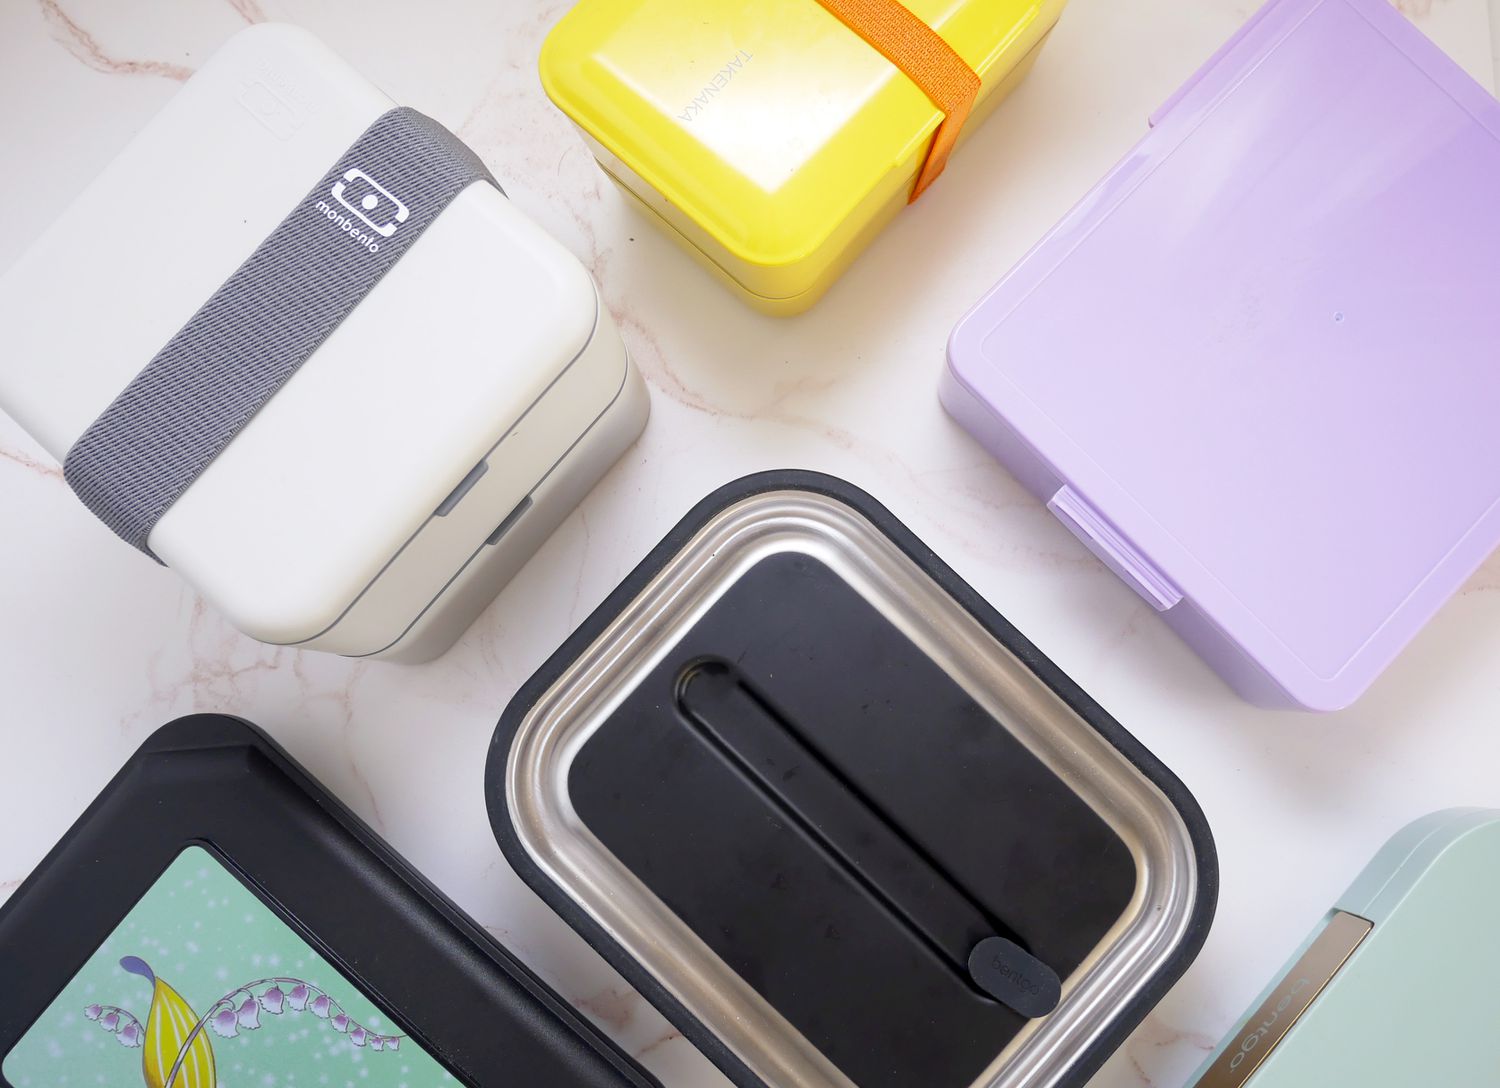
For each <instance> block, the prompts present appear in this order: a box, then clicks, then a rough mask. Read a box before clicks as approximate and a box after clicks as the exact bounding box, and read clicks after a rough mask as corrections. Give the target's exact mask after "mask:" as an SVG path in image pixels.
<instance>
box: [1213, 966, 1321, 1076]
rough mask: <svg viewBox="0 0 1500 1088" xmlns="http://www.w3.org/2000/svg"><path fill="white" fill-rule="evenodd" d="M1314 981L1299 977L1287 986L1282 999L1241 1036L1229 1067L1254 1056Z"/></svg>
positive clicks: (1233, 1067) (1238, 1065) (1238, 1064)
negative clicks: (1292, 1005)
mask: <svg viewBox="0 0 1500 1088" xmlns="http://www.w3.org/2000/svg"><path fill="white" fill-rule="evenodd" d="M1311 985H1312V982H1311V981H1310V980H1309V979H1306V978H1299V979H1297V980H1296V981H1295V982H1293V983H1292V984H1291V986H1289V987H1288V988H1287V991H1286V993H1284V994H1282V995H1281V1000H1279V1001H1277V1002H1276V1004H1275V1005H1274V1006H1273V1007H1272V1008H1271V1010H1270V1012H1268V1013H1267V1014H1266V1015H1265V1016H1264V1017H1263V1018H1262V1020H1261V1022H1260V1023H1259V1024H1257V1025H1255V1026H1254V1027H1252V1028H1251V1029H1250V1030H1249V1031H1247V1032H1245V1034H1244V1035H1243V1036H1241V1037H1240V1041H1239V1043H1238V1045H1237V1046H1236V1047H1235V1049H1234V1057H1232V1058H1230V1059H1229V1068H1230V1069H1238V1068H1239V1067H1240V1065H1241V1064H1242V1063H1243V1062H1244V1061H1245V1059H1246V1058H1249V1057H1251V1056H1253V1055H1254V1054H1255V1053H1256V1052H1257V1051H1259V1050H1260V1048H1261V1044H1262V1043H1264V1042H1265V1040H1266V1036H1267V1035H1269V1034H1271V1032H1272V1031H1273V1030H1275V1028H1276V1026H1277V1025H1278V1024H1280V1023H1281V1018H1282V1016H1284V1015H1285V1013H1286V1011H1287V1009H1289V1008H1290V1007H1291V1004H1292V1002H1293V1001H1294V1000H1295V999H1296V998H1297V996H1298V995H1299V994H1301V993H1302V992H1303V991H1304V990H1306V989H1307V988H1308V987H1309V986H1311ZM1282 1030H1283V1031H1284V1030H1285V1029H1284V1028H1283V1029H1282Z"/></svg>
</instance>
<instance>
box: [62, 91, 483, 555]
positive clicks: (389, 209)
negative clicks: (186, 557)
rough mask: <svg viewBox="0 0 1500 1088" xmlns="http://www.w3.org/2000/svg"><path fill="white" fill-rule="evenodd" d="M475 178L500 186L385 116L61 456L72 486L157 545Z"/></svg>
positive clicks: (451, 140) (422, 124) (413, 126)
mask: <svg viewBox="0 0 1500 1088" xmlns="http://www.w3.org/2000/svg"><path fill="white" fill-rule="evenodd" d="M480 180H483V181H488V182H489V183H490V184H492V185H493V184H495V180H494V178H492V177H491V176H490V173H489V171H488V170H487V169H485V166H484V164H483V163H482V162H480V161H479V158H478V156H476V155H475V154H474V153H473V152H472V151H470V150H469V149H468V148H467V147H465V146H464V144H463V143H462V142H461V141H460V140H459V139H458V138H457V137H456V136H454V135H453V134H452V133H450V132H449V131H448V130H447V129H445V128H443V126H441V125H439V124H438V123H437V122H436V121H433V120H432V119H431V118H428V117H424V116H423V115H422V114H420V113H418V112H416V111H415V110H411V109H406V108H401V109H394V110H391V111H390V112H389V113H386V114H383V115H382V116H381V117H380V118H379V119H378V120H376V122H375V123H374V124H372V125H371V126H370V127H369V128H368V129H366V130H365V132H364V135H362V136H360V138H359V139H358V140H356V141H354V145H353V146H352V147H350V148H349V150H348V151H347V152H345V154H344V156H343V157H342V158H341V159H340V160H339V162H338V164H337V165H336V166H334V167H333V169H331V170H330V171H329V172H328V173H327V175H325V176H324V178H323V180H322V181H320V182H318V184H317V186H316V187H315V188H314V189H313V191H312V192H311V193H309V194H308V196H307V197H306V198H305V199H304V200H303V201H302V203H300V204H298V205H297V207H296V208H295V209H294V210H293V211H292V214H291V215H289V216H287V217H286V218H285V219H284V220H282V221H281V224H280V225H279V226H277V228H276V229H275V230H274V231H272V232H271V235H270V237H268V238H267V239H266V240H265V241H264V242H262V243H261V244H260V245H259V246H258V247H257V248H256V250H255V252H254V253H252V254H251V255H250V257H249V259H248V260H246V261H245V263H244V264H242V265H240V267H239V268H238V269H236V270H235V272H234V274H233V275H232V276H230V277H229V279H228V280H226V281H225V283H224V285H223V286H222V287H220V288H219V289H218V290H217V291H215V292H214V294H213V296H212V297H211V298H210V299H209V300H208V302H206V303H205V304H204V305H203V308H202V309H200V310H199V311H198V312H197V313H195V314H194V315H193V316H192V318H191V319H190V320H189V321H188V323H187V324H186V325H184V326H183V328H182V330H181V331H180V332H179V333H177V335H176V336H174V337H173V338H172V339H171V341H170V342H168V344H167V345H166V347H164V348H162V349H161V351H160V352H158V353H157V355H156V357H155V358H154V359H152V360H151V362H150V363H149V364H147V366H146V368H145V369H144V370H142V371H141V372H140V373H139V374H137V375H136V376H135V378H134V379H132V380H131V382H130V384H129V385H128V386H126V387H125V391H124V392H123V393H121V394H120V395H119V396H118V397H116V398H115V400H114V402H113V403H111V404H110V406H109V407H108V408H106V409H105V410H104V412H103V414H101V415H100V416H99V418H98V419H96V420H95V421H94V422H93V423H92V424H90V425H89V428H88V430H86V431H84V432H83V434H82V435H81V436H80V437H79V439H78V441H77V442H75V443H74V444H73V448H72V449H71V450H69V451H68V456H67V458H66V459H65V461H64V463H63V475H64V476H65V477H66V479H67V481H68V485H69V486H70V487H72V489H73V490H74V491H75V492H77V494H78V497H79V498H80V499H82V500H83V502H84V504H85V505H86V506H87V507H88V508H89V509H90V510H92V511H93V512H94V513H95V514H96V515H98V517H99V518H100V520H102V521H103V522H104V523H105V524H106V525H108V526H109V527H110V528H111V529H113V530H114V531H115V532H116V533H118V534H119V535H120V537H122V538H123V539H124V540H126V541H127V542H128V543H130V544H133V545H134V546H135V547H137V548H139V549H141V550H142V551H144V552H146V553H147V554H148V555H149V554H150V552H149V550H148V549H147V547H146V540H147V538H148V537H149V536H150V535H151V530H152V528H153V527H154V526H155V525H156V522H157V520H158V519H159V518H160V517H161V516H162V515H163V514H164V513H166V512H167V510H168V508H170V507H171V505H172V504H173V503H174V502H176V501H177V499H178V498H180V497H181V495H182V493H183V492H184V491H186V490H187V489H188V488H189V487H190V486H191V485H192V483H193V481H194V480H196V479H197V478H198V475H199V474H200V473H201V472H202V471H203V470H204V469H205V468H207V467H208V465H209V464H210V463H211V462H212V461H213V459H214V458H215V457H217V456H218V455H219V454H220V453H222V452H223V451H224V449H225V447H226V446H228V445H229V443H230V442H231V441H232V440H233V439H234V436H235V435H236V434H237V433H238V432H239V430H240V428H242V427H243V426H244V425H245V424H246V423H248V422H249V421H250V418H251V417H252V416H254V415H255V413H256V412H257V411H259V410H260V409H261V407H262V406H263V405H264V404H265V403H266V402H267V401H268V400H270V399H271V397H272V396H273V395H274V394H275V393H276V391H277V390H278V389H279V388H281V386H282V385H283V384H284V383H285V382H286V380H287V379H288V378H290V377H291V376H292V375H293V374H295V373H296V371H297V368H298V367H300V366H301V365H302V364H303V363H304V362H305V361H306V360H307V359H308V358H309V357H310V356H311V355H312V353H313V352H314V351H316V350H317V348H318V345H320V344H321V343H322V342H323V340H324V339H325V338H327V336H328V335H329V333H331V332H333V330H334V329H335V328H337V327H338V325H339V322H341V321H343V320H344V318H345V317H346V316H347V315H348V314H349V312H350V311H351V310H353V309H354V307H355V306H357V305H358V304H359V302H360V300H361V299H363V298H364V296H365V294H366V293H367V292H368V291H369V290H370V288H372V287H374V286H375V284H376V283H378V282H379V281H380V278H381V277H382V276H384V275H385V274H386V273H387V272H389V271H390V270H391V266H392V265H394V264H395V263H396V261H398V260H399V259H400V258H401V255H402V254H403V253H404V252H406V250H407V248H408V247H410V245H411V244H412V243H413V242H414V241H416V239H417V236H418V235H420V234H421V233H422V231H423V230H425V229H426V227H427V225H428V224H429V223H431V222H432V220H433V219H435V218H436V217H437V215H438V213H439V212H441V211H442V210H443V208H445V207H446V206H447V205H448V203H449V201H451V200H452V199H453V198H454V197H455V196H457V195H458V194H459V193H460V192H461V191H462V190H463V189H465V188H467V187H468V186H469V185H470V184H471V183H473V182H475V181H480ZM497 187H498V186H497Z"/></svg>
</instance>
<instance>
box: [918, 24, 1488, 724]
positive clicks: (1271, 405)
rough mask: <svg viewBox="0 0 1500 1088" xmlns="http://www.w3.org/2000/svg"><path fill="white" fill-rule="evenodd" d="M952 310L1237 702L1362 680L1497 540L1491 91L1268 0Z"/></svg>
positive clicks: (1378, 31) (1120, 557) (1005, 424)
mask: <svg viewBox="0 0 1500 1088" xmlns="http://www.w3.org/2000/svg"><path fill="white" fill-rule="evenodd" d="M1152 124H1153V128H1152V131H1151V132H1150V133H1149V134H1148V135H1147V136H1146V137H1145V138H1144V139H1143V140H1142V141H1141V142H1140V143H1139V144H1138V145H1137V146H1136V147H1135V148H1134V149H1133V150H1132V151H1131V152H1130V153H1129V154H1128V155H1126V157H1125V158H1124V159H1123V160H1122V161H1121V163H1120V164H1119V165H1118V166H1117V167H1115V169H1114V170H1113V171H1112V172H1111V173H1110V174H1109V175H1108V176H1107V177H1106V178H1105V179H1104V180H1103V181H1102V182H1100V184H1099V185H1098V186H1097V187H1095V189H1094V190H1093V191H1092V192H1090V193H1089V194H1088V195H1087V196H1086V197H1084V199H1083V200H1082V201H1081V202H1080V203H1079V204H1078V205H1077V207H1075V208H1074V209H1073V211H1071V212H1070V213H1069V214H1068V216H1067V217H1066V218H1065V219H1064V220H1063V221H1062V222H1061V223H1059V224H1058V225H1057V226H1056V227H1055V228H1054V229H1053V230H1052V231H1051V232H1050V233H1049V234H1048V235H1047V236H1046V237H1045V238H1044V239H1043V240H1042V241H1041V242H1040V243H1039V244H1038V245H1037V246H1036V248H1035V249H1033V250H1032V251H1031V253H1029V254H1028V255H1027V256H1026V257H1025V258H1024V259H1023V260H1022V261H1021V263H1020V264H1019V265H1017V266H1016V267H1015V268H1014V269H1013V270H1012V271H1011V272H1010V273H1009V274H1008V275H1007V276H1006V277H1005V279H1004V280H1002V281H1001V282H1000V284H999V285H998V286H997V287H996V288H995V289H994V290H993V291H991V292H990V293H989V294H988V295H987V296H986V297H985V298H984V299H983V300H982V301H981V302H980V303H979V304H978V305H977V306H976V307H975V308H974V309H973V310H972V311H971V312H970V313H969V314H968V315H967V316H966V317H965V318H964V319H963V321H962V322H961V323H960V324H959V325H958V327H957V329H956V330H955V331H954V333H953V337H952V340H951V341H950V344H949V350H948V370H947V373H946V375H945V378H944V380H943V385H942V398H943V403H944V404H945V405H946V406H947V408H948V410H949V412H951V413H952V414H953V416H954V417H955V418H956V419H957V420H958V421H959V422H960V423H961V424H962V425H963V426H964V427H965V428H966V429H967V430H968V431H969V432H970V433H971V434H973V435H974V436H975V437H976V438H977V439H978V440H979V441H980V442H981V443H982V444H983V445H984V446H985V447H986V448H987V449H988V450H989V451H990V452H991V453H993V454H994V455H995V456H996V457H997V458H999V459H1000V460H1001V461H1002V462H1003V463H1004V464H1005V465H1006V466H1007V467H1009V468H1010V470H1011V471H1012V472H1014V473H1015V475H1016V476H1017V477H1018V478H1019V479H1020V480H1021V481H1022V483H1024V484H1025V485H1026V486H1027V487H1028V488H1029V489H1030V490H1031V491H1032V492H1034V493H1035V494H1036V495H1037V496H1038V497H1039V498H1040V499H1042V501H1044V502H1045V503H1047V505H1048V508H1049V509H1051V510H1052V511H1053V513H1055V514H1056V515H1057V516H1058V518H1059V520H1061V521H1062V522H1063V524H1064V525H1065V526H1067V528H1068V529H1069V530H1070V531H1071V532H1073V533H1074V534H1075V535H1076V536H1077V537H1078V538H1079V539H1080V540H1081V541H1083V543H1084V544H1085V545H1086V546H1087V547H1088V548H1089V549H1090V550H1091V551H1093V552H1094V553H1095V554H1096V555H1097V556H1098V557H1099V558H1100V559H1101V560H1103V562H1104V563H1105V564H1106V565H1107V566H1109V567H1110V569H1111V570H1113V571H1115V573H1117V574H1118V575H1120V577H1121V578H1122V579H1124V580H1125V581H1126V582H1127V583H1128V584H1129V585H1131V586H1132V587H1133V588H1134V589H1135V590H1136V591H1137V592H1139V593H1140V594H1141V596H1142V597H1143V598H1144V599H1145V600H1146V601H1147V602H1149V603H1150V604H1151V606H1152V607H1153V608H1155V609H1156V610H1157V611H1159V612H1160V613H1161V614H1162V616H1163V618H1164V619H1165V621H1166V622H1167V623H1168V624H1169V625H1170V626H1171V627H1172V628H1173V629H1174V630H1176V631H1177V632H1178V633H1179V634H1180V635H1181V636H1182V637H1183V638H1184V639H1185V640H1186V641H1187V642H1188V643H1190V644H1191V645H1192V646H1193V648H1194V649H1195V650H1197V651H1198V653H1199V654H1201V655H1202V656H1203V657H1204V658H1205V660H1207V661H1208V663H1209V664H1210V665H1212V666H1213V667H1214V668H1215V669H1216V670H1218V672H1219V673H1220V674H1222V675H1223V676H1224V678H1225V679H1226V680H1227V681H1228V682H1229V683H1230V684H1231V685H1232V686H1233V687H1234V688H1235V689H1236V690H1238V691H1239V692H1240V693H1241V694H1243V695H1244V696H1245V697H1246V698H1248V699H1250V700H1252V701H1254V702H1256V703H1259V704H1262V705H1266V706H1271V707H1288V708H1307V709H1314V710H1333V709H1337V708H1340V707H1344V706H1347V705H1349V704H1350V703H1352V702H1353V701H1354V700H1355V699H1356V698H1358V697H1359V695H1360V694H1361V693H1362V692H1364V691H1365V690H1366V689H1367V688H1368V687H1369V685H1370V684H1371V683H1372V682H1373V681H1374V680H1375V678H1376V677H1377V676H1378V675H1379V674H1380V673H1381V671H1382V670H1383V669H1384V668H1385V667H1386V666H1387V665H1388V664H1389V663H1390V662H1391V660H1392V659H1393V658H1394V657H1395V656H1396V655H1397V653H1398V652H1399V651H1400V650H1401V648H1402V647H1403V646H1405V645H1406V643H1407V642H1408V641H1409V640H1410V639H1411V638H1412V637H1413V636H1414V635H1415V634H1416V632H1417V631H1418V630H1419V629H1420V628H1421V627H1422V625H1423V624H1424V623H1426V621H1427V620H1428V619H1429V617H1431V616H1432V614H1433V613H1434V612H1435V611H1436V610H1437V609H1438V607H1439V606H1440V605H1441V604H1442V603H1443V602H1444V601H1445V600H1446V599H1447V598H1448V597H1449V596H1451V595H1452V594H1453V592H1454V591H1455V590H1457V589H1458V588H1459V587H1460V586H1461V585H1462V584H1463V583H1464V580H1465V579H1466V578H1467V577H1468V576H1469V575H1470V574H1471V573H1472V572H1473V571H1474V570H1475V569H1476V568H1477V567H1478V566H1479V564H1480V563H1481V562H1482V561H1483V560H1484V558H1485V557H1486V556H1487V555H1489V553H1490V552H1491V551H1492V550H1493V549H1494V547H1495V545H1496V544H1497V543H1500V504H1497V502H1496V497H1497V495H1500V430H1497V428H1496V427H1495V419H1496V414H1497V412H1500V371H1497V369H1496V367H1495V365H1494V362H1495V352H1494V345H1495V344H1496V343H1500V309H1497V308H1496V307H1495V305H1494V298H1495V297H1496V293H1497V291H1500V218H1497V217H1496V215H1495V204H1494V194H1495V192H1496V191H1497V188H1500V143H1497V137H1500V104H1497V103H1496V101H1495V99H1494V98H1493V97H1491V96H1490V94H1489V93H1488V92H1486V91H1485V90H1484V89H1483V88H1481V87H1480V86H1479V85H1478V84H1476V83H1475V82H1474V81H1473V80H1472V79H1470V78H1469V77H1468V76H1467V75H1466V74H1464V73H1463V72H1462V71H1461V70H1460V69H1459V68H1458V66H1457V65H1456V64H1454V63H1453V61H1451V60H1450V59H1449V58H1448V57H1447V56H1445V55H1444V54H1443V53H1442V52H1441V51H1439V50H1438V49H1437V47H1435V46H1434V45H1433V44H1432V43H1431V42H1429V41H1428V40H1427V39H1426V38H1425V37H1424V36H1423V35H1422V34H1421V32H1420V31H1418V30H1417V29H1416V28H1415V27H1413V26H1412V25H1411V24H1410V23H1409V22H1408V21H1407V20H1406V19H1405V18H1404V17H1403V16H1402V15H1401V14H1400V12H1398V11H1397V10H1396V9H1395V8H1394V7H1393V6H1392V5H1391V4H1389V3H1387V2H1386V0H1275V2H1273V3H1271V4H1268V5H1267V6H1266V7H1265V8H1263V9H1262V10H1261V11H1260V13H1259V14H1258V15H1256V16H1255V17H1254V18H1253V19H1251V20H1250V22H1249V23H1247V24H1246V26H1245V27H1244V29H1243V30H1241V31H1240V33H1239V34H1238V35H1237V36H1236V37H1235V38H1234V39H1233V40H1232V41H1231V42H1229V43H1228V44H1227V45H1226V46H1225V47H1224V48H1223V49H1222V50H1220V52H1219V53H1218V54H1217V55H1216V56H1215V57H1214V58H1213V59H1212V60H1210V61H1209V62H1208V63H1207V64H1206V65H1205V66H1204V68H1203V69H1202V70H1201V71H1200V72H1199V73H1198V74H1197V75H1196V76H1194V78H1193V79H1192V80H1191V81H1189V82H1188V84H1187V85H1185V86H1184V87H1183V88H1182V89H1181V90H1180V91H1179V92H1178V93H1177V94H1176V95H1174V96H1173V97H1172V98H1171V100H1169V101H1168V102H1167V103H1166V104H1165V105H1164V106H1163V107H1162V108H1161V109H1160V110H1159V111H1158V112H1157V113H1156V115H1155V116H1154V117H1153V118H1152Z"/></svg>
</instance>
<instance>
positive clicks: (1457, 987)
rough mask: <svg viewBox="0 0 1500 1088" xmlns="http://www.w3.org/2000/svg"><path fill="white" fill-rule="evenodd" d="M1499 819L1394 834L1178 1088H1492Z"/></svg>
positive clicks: (1481, 815)
mask: <svg viewBox="0 0 1500 1088" xmlns="http://www.w3.org/2000/svg"><path fill="white" fill-rule="evenodd" d="M1497 895H1500V813H1496V812H1490V811H1484V810H1480V809H1452V810H1449V811H1447V812H1437V813H1433V814H1432V815H1431V816H1425V817H1423V818H1422V819H1420V820H1418V821H1416V822H1415V823H1413V824H1412V825H1411V826H1409V827H1407V828H1405V829H1404V830H1402V831H1401V832H1400V833H1399V834H1397V835H1396V836H1395V837H1394V838H1392V839H1391V841H1390V842H1389V843H1388V844H1387V845H1386V846H1385V847H1384V848H1383V849H1382V850H1381V851H1380V853H1378V854H1377V855H1376V856H1375V858H1374V860H1372V861H1371V862H1370V864H1369V866H1367V867H1366V869H1365V871H1364V872H1363V873H1361V874H1360V876H1359V878H1358V879H1357V880H1356V881H1355V882H1354V885H1353V886H1352V887H1351V888H1350V889H1349V890H1348V892H1346V893H1345V894H1344V895H1343V897H1342V898H1340V899H1339V901H1338V903H1337V904H1336V905H1335V906H1334V907H1333V909H1332V910H1330V911H1329V912H1328V915H1327V917H1325V918H1324V919H1323V920H1322V921H1321V922H1320V923H1319V925H1318V927H1317V928H1316V929H1314V930H1313V932H1312V933H1311V934H1309V935H1308V938H1307V941H1306V942H1304V944H1303V946H1302V948H1301V949H1299V950H1298V951H1297V953H1296V954H1295V955H1294V956H1293V957H1292V959H1291V961H1290V962H1289V963H1288V964H1287V967H1286V970H1285V971H1284V972H1283V974H1282V975H1281V977H1280V978H1279V979H1278V980H1277V981H1276V982H1275V983H1273V984H1272V985H1271V986H1270V987H1269V988H1268V989H1267V990H1266V992H1265V993H1264V994H1262V995H1261V998H1260V1000H1259V1002H1258V1003H1257V1007H1256V1008H1255V1009H1254V1010H1253V1011H1252V1012H1251V1013H1250V1014H1249V1015H1248V1016H1247V1017H1246V1018H1245V1019H1244V1020H1242V1021H1241V1022H1240V1024H1239V1025H1238V1026H1237V1027H1236V1028H1235V1030H1234V1031H1233V1032H1231V1033H1230V1035H1229V1037H1228V1038H1227V1039H1225V1040H1224V1042H1223V1043H1222V1044H1221V1045H1220V1046H1219V1048H1218V1049H1217V1051H1216V1052H1215V1053H1214V1055H1213V1056H1212V1057H1211V1058H1209V1060H1208V1061H1207V1062H1206V1063H1205V1064H1204V1067H1203V1069H1202V1070H1200V1071H1199V1074H1198V1076H1197V1078H1196V1079H1194V1080H1193V1081H1192V1083H1191V1088H1302V1086H1303V1085H1310V1084H1358V1085H1362V1086H1368V1088H1407V1086H1408V1085H1412V1084H1453V1085H1459V1084H1464V1085H1476V1086H1478V1085H1483V1084H1493V1083H1494V1082H1495V1070H1496V1069H1497V1068H1500V1038H1497V1036H1496V1033H1495V1029H1494V1002H1493V1000H1492V999H1491V994H1492V992H1493V990H1494V978H1495V973H1496V971H1500V944H1497V943H1496V941H1495V933H1494V918H1495V910H1494V905H1495V899H1496V896H1497Z"/></svg>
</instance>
